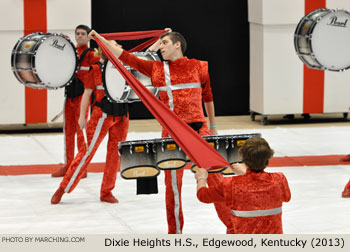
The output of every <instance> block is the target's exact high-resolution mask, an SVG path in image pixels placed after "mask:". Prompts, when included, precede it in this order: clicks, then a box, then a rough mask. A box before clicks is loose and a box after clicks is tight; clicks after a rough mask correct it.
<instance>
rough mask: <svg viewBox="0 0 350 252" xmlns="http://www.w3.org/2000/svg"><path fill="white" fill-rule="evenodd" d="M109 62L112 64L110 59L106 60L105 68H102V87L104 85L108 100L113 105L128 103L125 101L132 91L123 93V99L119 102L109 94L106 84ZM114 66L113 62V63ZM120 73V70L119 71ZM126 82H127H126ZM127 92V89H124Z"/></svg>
mask: <svg viewBox="0 0 350 252" xmlns="http://www.w3.org/2000/svg"><path fill="white" fill-rule="evenodd" d="M108 62H110V61H109V60H108V59H105V62H104V64H103V67H102V85H103V88H104V91H105V94H106V96H107V98H108V100H109V101H110V102H112V103H128V101H127V100H123V99H125V98H127V97H128V96H129V94H130V89H128V90H127V92H123V95H122V97H121V99H119V100H115V99H114V98H113V97H112V95H111V94H110V93H109V92H108V87H107V82H106V76H105V73H106V70H107V64H108ZM111 64H112V62H111ZM117 71H118V70H117ZM124 81H125V82H126V80H124ZM124 90H125V89H124Z"/></svg>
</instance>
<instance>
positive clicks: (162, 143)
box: [153, 138, 186, 170]
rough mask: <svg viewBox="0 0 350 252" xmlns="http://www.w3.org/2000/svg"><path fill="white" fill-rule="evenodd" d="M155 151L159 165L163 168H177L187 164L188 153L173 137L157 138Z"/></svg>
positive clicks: (154, 146)
mask: <svg viewBox="0 0 350 252" xmlns="http://www.w3.org/2000/svg"><path fill="white" fill-rule="evenodd" d="M153 151H154V153H155V158H156V164H157V167H158V168H159V169H161V170H176V169H181V168H183V167H185V165H186V154H185V153H184V152H183V151H182V150H181V148H180V146H178V145H177V144H176V143H175V141H174V140H173V139H172V138H159V139H155V140H154V145H153Z"/></svg>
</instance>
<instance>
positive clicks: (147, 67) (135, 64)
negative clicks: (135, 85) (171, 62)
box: [119, 50, 154, 78]
mask: <svg viewBox="0 0 350 252" xmlns="http://www.w3.org/2000/svg"><path fill="white" fill-rule="evenodd" d="M119 59H120V60H121V61H122V62H123V63H125V64H127V65H128V66H131V67H132V68H134V69H136V70H137V71H139V72H140V73H142V74H144V75H146V76H148V77H150V78H151V77H152V69H153V63H154V61H152V60H143V59H140V58H138V57H136V56H135V55H133V54H131V53H129V52H127V51H125V50H123V53H122V54H121V55H120V56H119Z"/></svg>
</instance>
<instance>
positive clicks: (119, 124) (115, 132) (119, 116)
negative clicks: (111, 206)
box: [51, 50, 129, 204]
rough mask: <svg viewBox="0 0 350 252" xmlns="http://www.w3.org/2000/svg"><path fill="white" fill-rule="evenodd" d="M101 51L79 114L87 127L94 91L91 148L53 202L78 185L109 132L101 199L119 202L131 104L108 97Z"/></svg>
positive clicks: (75, 162) (89, 134) (73, 167)
mask: <svg viewBox="0 0 350 252" xmlns="http://www.w3.org/2000/svg"><path fill="white" fill-rule="evenodd" d="M99 53H100V54H101V59H100V62H101V63H100V64H93V65H92V66H91V70H90V71H89V74H88V76H87V77H86V79H85V91H84V94H83V98H82V102H81V109H80V111H82V113H81V114H80V117H79V125H80V128H81V129H83V128H84V127H85V125H86V118H85V116H84V115H85V111H87V109H88V104H89V101H90V96H91V94H92V92H94V94H95V103H94V104H93V111H92V115H91V118H90V120H89V122H88V125H87V138H88V144H89V147H88V151H87V152H86V151H84V150H81V151H79V153H78V154H77V156H76V157H75V158H74V160H73V162H72V164H71V165H70V166H69V169H68V170H67V172H66V174H65V176H64V178H63V180H62V182H61V184H60V186H59V188H58V189H57V191H56V192H55V194H54V195H53V196H52V199H51V203H52V204H58V203H59V202H60V201H61V198H62V196H63V194H64V193H65V192H67V193H70V192H71V191H73V189H74V188H75V187H76V186H77V184H78V183H79V181H80V179H81V178H82V176H83V175H84V173H85V172H86V169H87V166H88V164H89V163H90V161H91V159H92V158H93V156H94V154H95V153H96V151H97V148H98V146H99V145H100V143H101V142H102V140H103V139H104V137H105V136H106V134H107V133H108V134H109V138H108V145H107V157H106V164H105V168H104V174H103V181H102V186H101V192H100V200H101V201H104V202H109V203H117V202H118V200H117V199H116V198H115V197H114V196H113V195H112V190H113V189H114V186H115V181H116V177H117V171H118V169H119V167H120V157H119V154H118V143H119V142H120V141H125V140H126V136H127V133H128V128H129V115H128V107H127V103H111V102H109V101H108V100H107V97H106V96H105V92H104V88H103V86H102V73H101V67H102V63H103V62H104V60H105V56H104V55H103V54H102V52H101V51H100V50H99Z"/></svg>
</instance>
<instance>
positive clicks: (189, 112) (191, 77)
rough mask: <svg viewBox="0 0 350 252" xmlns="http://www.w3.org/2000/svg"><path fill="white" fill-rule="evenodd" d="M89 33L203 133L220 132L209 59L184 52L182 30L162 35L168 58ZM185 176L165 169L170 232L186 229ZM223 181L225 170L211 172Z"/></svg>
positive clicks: (221, 209) (213, 179) (223, 214)
mask: <svg viewBox="0 0 350 252" xmlns="http://www.w3.org/2000/svg"><path fill="white" fill-rule="evenodd" d="M89 36H90V37H91V38H93V36H97V37H98V38H99V39H100V40H101V41H102V42H103V43H104V44H105V45H106V46H107V47H108V48H109V49H110V50H111V51H112V52H113V53H114V55H115V56H116V57H117V58H119V59H120V60H121V61H122V62H124V63H125V64H127V65H130V66H131V67H133V68H134V69H136V70H138V71H139V72H141V73H143V74H145V75H146V76H148V77H150V78H151V79H152V83H153V85H154V86H155V87H157V88H158V89H159V93H160V99H161V101H162V102H163V103H164V104H165V105H166V106H168V107H169V108H170V109H171V110H172V111H173V112H174V113H175V114H176V115H177V116H179V117H180V118H181V119H182V120H184V122H186V123H188V124H189V125H190V126H191V127H193V128H194V130H196V131H198V132H199V134H200V135H202V136H204V135H211V134H217V130H216V126H215V113H214V103H213V97H212V92H211V87H210V78H209V73H208V63H207V62H203V61H199V60H196V59H188V58H187V57H184V56H183V54H184V52H185V50H186V40H185V39H184V37H183V36H182V35H181V34H180V33H178V32H167V33H164V34H163V35H162V36H160V51H161V54H162V57H163V59H164V60H165V61H164V62H158V61H146V60H142V59H139V58H137V57H135V56H134V55H132V54H130V53H128V52H127V51H125V50H122V49H121V48H120V47H117V46H115V45H113V44H112V43H110V42H108V41H107V40H106V39H104V38H103V37H102V36H100V35H99V34H98V33H97V32H96V31H94V30H92V31H91V32H90V34H89ZM202 100H204V104H205V108H206V111H207V114H208V117H209V122H210V130H209V128H208V126H207V124H206V118H205V117H204V112H203V108H202ZM162 137H169V135H168V132H166V130H165V129H163V131H162ZM182 177H183V169H178V170H171V171H165V185H166V213H167V221H168V233H169V234H172V233H182V229H183V225H184V219H183V213H182V202H181V188H182ZM221 181H222V176H221V174H211V175H209V178H208V183H209V184H211V185H215V184H217V183H219V182H221ZM215 208H216V210H217V213H218V215H219V217H220V219H221V220H222V221H223V223H224V224H225V225H226V227H227V232H233V231H232V230H231V229H232V223H231V217H230V211H229V209H228V208H227V207H226V206H225V204H224V203H217V204H215Z"/></svg>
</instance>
